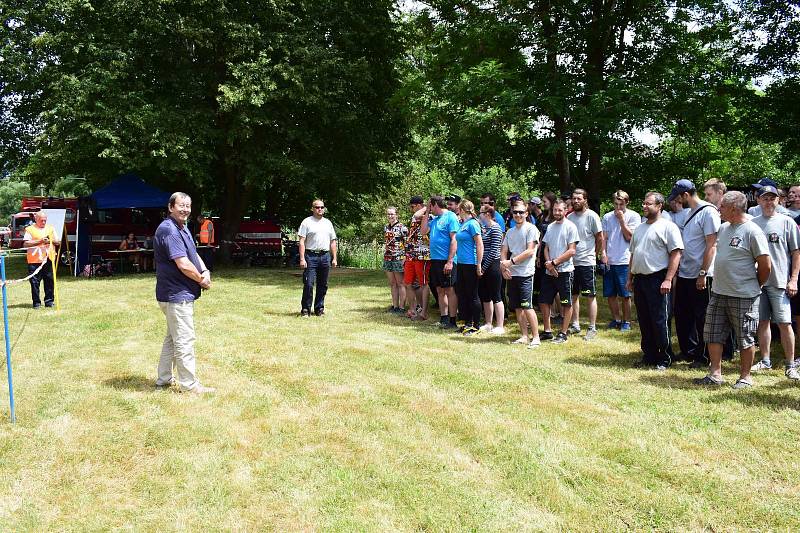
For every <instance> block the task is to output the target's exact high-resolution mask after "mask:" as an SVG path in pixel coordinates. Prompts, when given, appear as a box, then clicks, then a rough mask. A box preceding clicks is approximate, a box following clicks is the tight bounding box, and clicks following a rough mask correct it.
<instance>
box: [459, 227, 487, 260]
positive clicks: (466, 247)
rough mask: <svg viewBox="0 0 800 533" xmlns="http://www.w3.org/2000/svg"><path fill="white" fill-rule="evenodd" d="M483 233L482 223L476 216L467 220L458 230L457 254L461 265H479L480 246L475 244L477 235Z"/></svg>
mask: <svg viewBox="0 0 800 533" xmlns="http://www.w3.org/2000/svg"><path fill="white" fill-rule="evenodd" d="M480 234H481V225H480V223H479V222H478V221H477V220H475V219H474V218H470V219H469V220H465V221H464V222H463V223H462V224H461V227H460V228H458V231H457V232H456V245H457V248H456V256H458V264H459V265H477V264H478V248H477V246H476V245H475V235H480Z"/></svg>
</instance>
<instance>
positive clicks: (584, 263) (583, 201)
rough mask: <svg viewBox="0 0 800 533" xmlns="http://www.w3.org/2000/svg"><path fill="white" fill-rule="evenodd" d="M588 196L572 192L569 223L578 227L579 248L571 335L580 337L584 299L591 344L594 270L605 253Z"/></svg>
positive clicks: (594, 332) (599, 225) (600, 228)
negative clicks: (583, 300)
mask: <svg viewBox="0 0 800 533" xmlns="http://www.w3.org/2000/svg"><path fill="white" fill-rule="evenodd" d="M588 201H589V195H588V194H587V193H586V191H585V190H583V189H575V190H574V191H573V192H572V213H570V214H569V215H568V216H567V220H569V221H570V222H572V223H573V224H575V228H576V229H577V230H578V238H579V239H580V240H579V241H578V245H577V247H576V249H575V257H574V258H573V259H572V261H573V262H574V263H575V276H574V278H573V282H572V295H573V296H572V299H573V305H572V325H570V327H569V330H568V331H569V332H570V333H580V331H581V326H580V318H579V317H580V297H581V296H585V297H586V300H587V301H588V303H589V328H588V330H587V331H586V336H585V337H584V339H585V340H587V341H590V340H592V339H594V338H595V337H596V336H597V298H596V297H595V296H596V295H597V288H596V284H595V269H596V268H597V251H598V250H600V251H601V252H602V250H603V226H602V223H601V222H600V216H599V215H598V214H597V213H595V212H594V211H592V210H591V209H589V206H588V205H587V203H588Z"/></svg>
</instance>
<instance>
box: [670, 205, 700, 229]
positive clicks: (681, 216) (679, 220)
mask: <svg viewBox="0 0 800 533" xmlns="http://www.w3.org/2000/svg"><path fill="white" fill-rule="evenodd" d="M709 205H710V204H709ZM690 211H691V209H689V208H688V207H686V208H684V209H681V210H680V211H678V212H677V213H670V218H672V221H673V222H674V223H675V224H677V225H678V228H680V229H683V226H684V224H686V219H688V218H689V213H690Z"/></svg>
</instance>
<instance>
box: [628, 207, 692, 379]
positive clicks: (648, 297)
mask: <svg viewBox="0 0 800 533" xmlns="http://www.w3.org/2000/svg"><path fill="white" fill-rule="evenodd" d="M663 207H664V196H663V195H661V194H660V193H657V192H649V193H647V195H645V197H644V202H643V203H642V212H643V213H644V217H645V223H644V224H641V225H639V227H637V228H636V230H634V232H633V238H632V239H631V265H630V269H629V271H628V282H627V284H626V285H627V288H628V290H629V291H630V290H632V291H633V301H634V303H635V304H636V311H637V312H638V314H639V328H640V329H641V332H642V342H641V347H642V359H641V361H639V362H638V363H636V366H652V367H654V368H655V369H656V370H666V369H667V367H669V365H670V364H672V358H673V355H672V334H671V333H670V328H669V306H670V293H671V291H672V280H673V279H674V278H675V274H676V273H677V271H678V264H679V263H680V260H681V250H683V240H682V239H681V232H680V230H679V229H678V226H676V225H675V224H673V223H672V222H669V221H667V220H666V219H665V218H662V217H661V209H662V208H663Z"/></svg>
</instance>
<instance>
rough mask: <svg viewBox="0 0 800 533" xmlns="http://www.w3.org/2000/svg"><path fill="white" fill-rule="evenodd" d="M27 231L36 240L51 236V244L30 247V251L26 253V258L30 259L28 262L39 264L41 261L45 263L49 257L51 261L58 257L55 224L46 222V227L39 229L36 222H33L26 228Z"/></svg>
mask: <svg viewBox="0 0 800 533" xmlns="http://www.w3.org/2000/svg"><path fill="white" fill-rule="evenodd" d="M25 231H27V232H28V233H30V234H31V240H34V241H38V240H41V239H44V238H45V237H49V238H50V244H40V245H38V246H33V247H31V248H28V251H27V253H26V254H25V255H26V258H27V259H28V264H33V265H38V264H39V263H44V262H45V260H47V258H48V257H49V258H50V260H51V261H54V260H55V258H56V250H55V246H54V245H53V241H54V240H56V239H55V231H54V230H53V226H51V225H50V224H46V225H45V227H43V228H41V229H39V228H37V227H36V225H35V224H31V225H30V226H28V227H27V228H25Z"/></svg>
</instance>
